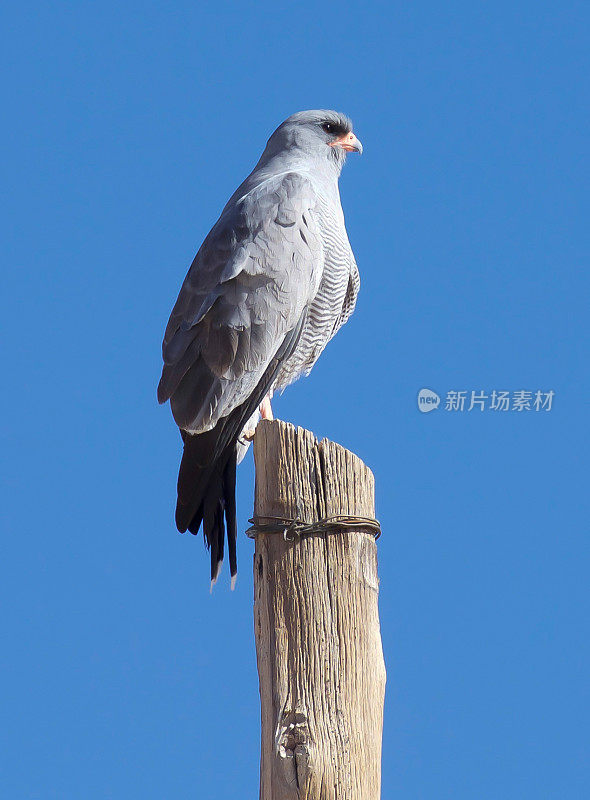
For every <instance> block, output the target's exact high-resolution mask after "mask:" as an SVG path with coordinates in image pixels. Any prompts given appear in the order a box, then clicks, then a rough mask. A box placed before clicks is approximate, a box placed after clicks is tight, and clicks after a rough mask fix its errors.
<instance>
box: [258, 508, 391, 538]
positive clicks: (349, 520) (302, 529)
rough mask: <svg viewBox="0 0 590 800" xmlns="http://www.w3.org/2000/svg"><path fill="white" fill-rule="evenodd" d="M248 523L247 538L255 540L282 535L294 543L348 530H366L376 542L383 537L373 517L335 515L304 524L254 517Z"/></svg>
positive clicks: (276, 518) (297, 520) (294, 521)
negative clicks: (270, 534)
mask: <svg viewBox="0 0 590 800" xmlns="http://www.w3.org/2000/svg"><path fill="white" fill-rule="evenodd" d="M263 520H266V521H263ZM248 522H249V523H250V525H251V527H250V528H248V530H247V531H246V536H248V537H249V538H250V539H255V538H256V536H257V535H258V534H259V533H282V534H283V539H284V540H285V541H286V542H292V541H294V540H295V539H296V538H297V537H299V536H305V535H306V534H310V533H342V532H343V531H347V530H355V531H358V530H366V531H367V533H371V534H372V535H373V536H374V537H375V539H376V540H377V539H378V538H379V537H380V536H381V525H380V524H379V520H377V519H373V518H372V517H353V516H349V515H347V514H335V515H334V516H331V517H324V519H319V520H318V521H317V522H303V521H302V520H300V519H284V518H283V517H253V518H252V519H249V520H248Z"/></svg>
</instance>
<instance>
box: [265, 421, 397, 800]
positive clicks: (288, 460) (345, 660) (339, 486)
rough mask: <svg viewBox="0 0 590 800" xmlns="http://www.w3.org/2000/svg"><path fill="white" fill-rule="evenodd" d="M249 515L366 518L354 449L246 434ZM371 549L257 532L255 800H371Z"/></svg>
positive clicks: (362, 537) (284, 435)
mask: <svg viewBox="0 0 590 800" xmlns="http://www.w3.org/2000/svg"><path fill="white" fill-rule="evenodd" d="M254 457H255V462H256V492H255V515H256V516H258V517H268V516H272V517H281V518H296V517H298V518H300V519H302V520H304V521H307V522H311V521H316V520H318V519H321V518H322V517H326V516H329V515H332V514H350V515H354V516H364V517H374V515H375V509H374V480H373V475H372V473H371V471H370V470H369V469H368V468H367V467H366V466H365V464H363V462H362V461H361V460H360V459H359V458H358V457H357V456H355V455H354V454H352V453H350V452H348V451H347V450H345V449H344V448H343V447H341V446H340V445H337V444H334V443H332V442H329V441H327V440H324V441H322V442H318V441H317V440H316V438H315V437H314V436H313V434H312V433H310V432H309V431H306V430H303V429H302V428H294V427H293V426H292V425H289V424H287V423H284V422H280V421H277V420H275V421H272V422H269V421H262V422H261V423H260V424H259V425H258V428H257V430H256V436H255V439H254ZM378 588H379V584H378V578H377V546H376V543H375V540H374V538H373V536H372V535H371V534H369V533H366V532H363V531H358V532H357V531H347V532H345V533H340V532H338V533H317V534H316V533H314V534H311V535H305V536H302V537H300V538H296V539H295V540H294V541H285V539H284V538H283V536H281V535H280V534H277V533H264V534H258V535H257V537H256V550H255V555H254V622H255V636H256V652H257V658H258V673H259V678H260V696H261V706H262V754H261V785H260V798H261V800H377V798H379V797H380V785H381V738H382V729H383V700H384V692H385V666H384V662H383V651H382V647H381V635H380V630H379V614H378Z"/></svg>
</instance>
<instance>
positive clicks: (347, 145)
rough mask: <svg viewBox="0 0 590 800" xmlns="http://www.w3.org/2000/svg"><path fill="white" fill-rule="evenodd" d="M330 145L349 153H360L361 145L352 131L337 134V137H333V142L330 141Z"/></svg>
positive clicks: (361, 150)
mask: <svg viewBox="0 0 590 800" xmlns="http://www.w3.org/2000/svg"><path fill="white" fill-rule="evenodd" d="M330 147H341V148H342V149H343V150H346V151H347V152H349V153H362V152H363V146H362V144H361V143H360V142H359V140H358V139H357V138H356V136H355V135H354V133H352V131H351V132H350V133H345V134H344V136H339V137H338V138H337V139H334V141H333V142H330Z"/></svg>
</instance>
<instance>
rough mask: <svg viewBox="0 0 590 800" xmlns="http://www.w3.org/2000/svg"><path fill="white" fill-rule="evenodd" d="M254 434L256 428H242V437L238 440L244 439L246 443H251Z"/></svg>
mask: <svg viewBox="0 0 590 800" xmlns="http://www.w3.org/2000/svg"><path fill="white" fill-rule="evenodd" d="M255 433H256V428H244V430H243V431H242V435H241V436H240V439H244V440H245V441H246V442H251V441H252V439H253V438H254V434H255Z"/></svg>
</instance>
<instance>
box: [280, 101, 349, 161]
mask: <svg viewBox="0 0 590 800" xmlns="http://www.w3.org/2000/svg"><path fill="white" fill-rule="evenodd" d="M294 150H298V151H301V152H302V153H303V154H305V155H306V156H309V157H310V158H312V159H314V160H316V159H318V160H319V161H320V162H321V161H322V160H324V159H325V160H326V161H327V162H328V163H331V164H334V165H335V166H336V167H337V168H338V169H340V168H341V167H342V164H343V163H344V161H345V159H346V153H347V152H348V153H351V152H352V153H362V152H363V146H362V144H361V143H360V142H359V140H358V139H357V138H356V136H355V135H354V133H353V132H352V122H351V121H350V119H349V118H348V117H347V116H345V115H344V114H340V113H338V112H337V111H321V110H320V111H299V112H298V113H297V114H293V115H292V116H290V117H288V118H287V119H286V120H285V121H284V122H283V123H282V124H281V125H279V127H278V128H277V129H276V131H275V132H274V133H273V135H272V136H271V137H270V139H269V140H268V144H267V147H266V151H265V153H268V155H271V154H272V155H276V154H277V153H279V152H281V151H286V152H288V151H294Z"/></svg>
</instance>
